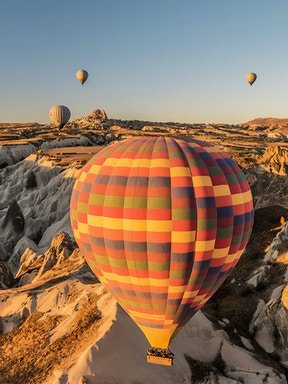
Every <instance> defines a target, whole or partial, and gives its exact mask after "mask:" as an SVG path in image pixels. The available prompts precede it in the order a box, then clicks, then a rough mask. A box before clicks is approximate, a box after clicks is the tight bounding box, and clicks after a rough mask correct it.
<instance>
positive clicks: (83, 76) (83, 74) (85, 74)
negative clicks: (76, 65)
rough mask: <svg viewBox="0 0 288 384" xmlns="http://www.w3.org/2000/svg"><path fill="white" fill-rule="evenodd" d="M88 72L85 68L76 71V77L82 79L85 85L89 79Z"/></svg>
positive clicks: (81, 81)
mask: <svg viewBox="0 0 288 384" xmlns="http://www.w3.org/2000/svg"><path fill="white" fill-rule="evenodd" d="M88 76H89V75H88V72H87V71H85V69H80V70H79V71H77V72H76V78H77V80H79V81H80V83H81V84H82V85H83V84H84V83H85V81H86V80H87V79H88Z"/></svg>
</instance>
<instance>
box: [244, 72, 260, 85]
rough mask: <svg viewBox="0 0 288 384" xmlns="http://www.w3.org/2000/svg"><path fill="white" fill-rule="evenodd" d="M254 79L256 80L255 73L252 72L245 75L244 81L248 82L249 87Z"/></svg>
mask: <svg viewBox="0 0 288 384" xmlns="http://www.w3.org/2000/svg"><path fill="white" fill-rule="evenodd" d="M256 79H257V75H256V73H254V72H250V73H247V75H246V80H247V81H248V83H249V84H250V85H252V84H253V83H254V82H255V80H256Z"/></svg>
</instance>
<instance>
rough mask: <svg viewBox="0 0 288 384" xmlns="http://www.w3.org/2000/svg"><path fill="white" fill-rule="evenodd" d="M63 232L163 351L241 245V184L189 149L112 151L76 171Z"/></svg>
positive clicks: (235, 171) (209, 150)
mask: <svg viewBox="0 0 288 384" xmlns="http://www.w3.org/2000/svg"><path fill="white" fill-rule="evenodd" d="M71 224H72V228H73V231H74V235H75V239H76V241H77V243H78V245H79V247H80V249H81V251H82V252H83V254H84V256H85V258H86V260H87V262H88V264H89V266H90V267H91V269H92V270H93V272H94V273H95V275H96V276H97V277H98V278H99V280H100V281H101V282H102V283H103V284H104V285H105V286H106V287H107V288H108V290H109V291H110V292H111V294H112V295H113V296H114V297H115V298H116V300H117V301H118V302H119V304H120V305H121V306H122V307H123V308H124V309H125V310H126V311H127V312H128V314H129V315H130V316H131V318H132V319H133V320H134V321H135V322H136V323H137V324H138V326H139V327H140V328H141V330H142V331H143V332H144V334H145V336H146V337H147V339H148V341H149V342H150V344H151V345H152V346H153V347H155V348H167V347H168V345H169V343H170V341H171V340H172V339H173V337H175V335H176V334H177V332H178V331H179V330H180V329H181V327H183V325H185V323H186V322H187V321H188V320H189V319H190V318H191V317H192V316H193V315H194V314H195V313H196V312H197V311H198V310H199V309H200V308H201V307H202V306H203V305H204V304H205V303H206V302H207V300H209V298H210V297H211V296H212V295H213V293H214V292H215V291H216V290H217V289H218V287H219V286H220V285H221V284H222V283H223V282H224V280H225V278H226V277H227V275H228V273H229V272H230V271H231V269H232V268H233V267H234V266H235V265H236V263H237V261H238V260H239V258H240V256H241V254H242V252H243V250H244V248H245V246H246V244H247V242H248V240H249V237H250V233H251V229H252V224H253V205H252V196H251V192H250V188H249V185H248V183H247V181H246V179H245V176H244V175H243V173H242V172H241V170H240V169H239V167H238V166H237V164H236V163H235V162H234V161H233V160H232V159H230V158H229V157H228V156H227V154H226V153H223V152H221V151H220V150H219V149H217V148H216V147H213V146H211V145H209V144H207V143H203V142H199V141H196V140H190V141H187V140H182V139H175V138H168V137H166V138H165V137H141V138H136V139H130V140H124V141H122V142H119V143H116V144H113V145H111V146H109V147H107V148H105V149H103V150H102V151H100V152H99V153H98V154H96V155H95V156H94V157H93V158H92V159H91V160H90V161H89V162H88V163H87V164H86V165H85V166H84V167H83V169H82V172H81V174H80V176H79V178H78V180H77V181H76V182H75V185H74V189H73V192H72V197H71Z"/></svg>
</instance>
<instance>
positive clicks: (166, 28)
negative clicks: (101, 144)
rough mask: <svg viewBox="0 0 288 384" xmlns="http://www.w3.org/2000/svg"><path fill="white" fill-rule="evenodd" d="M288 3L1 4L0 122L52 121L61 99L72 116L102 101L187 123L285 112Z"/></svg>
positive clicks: (110, 109)
mask: <svg viewBox="0 0 288 384" xmlns="http://www.w3.org/2000/svg"><path fill="white" fill-rule="evenodd" d="M287 11H288V3H287V2H286V1H285V0H280V1H278V2H277V5H276V6H275V4H271V2H270V1H268V0H255V1H254V2H253V3H252V4H251V3H250V2H248V1H243V2H241V4H239V3H238V2H236V1H232V2H231V1H228V0H222V1H221V3H219V2H218V3H217V4H216V3H215V2H214V1H212V0H204V1H202V2H201V3H198V2H191V1H189V0H183V1H182V2H181V5H180V6H179V3H178V4H177V3H175V2H174V1H173V0H165V1H164V0H158V1H152V0H147V1H146V2H145V3H140V2H135V1H132V0H123V1H122V2H121V3H119V2H117V1H115V0H114V1H113V0H108V1H107V0H106V1H104V0H101V1H100V0H98V1H92V0H86V1H83V2H82V3H81V4H79V3H78V2H77V1H76V0H70V1H68V0H62V1H61V3H59V2H57V1H56V0H51V1H50V2H49V4H46V3H45V4H43V3H42V4H40V3H39V2H37V1H36V0H31V1H29V4H27V3H26V2H25V3H24V2H21V0H11V1H10V2H9V3H5V4H3V3H2V4H0V31H1V39H0V42H1V52H2V57H3V59H2V60H1V64H0V68H1V71H0V78H1V93H0V98H1V99H0V121H1V122H5V121H6V122H12V123H20V122H38V123H41V124H46V123H49V122H50V121H49V115H48V114H49V109H50V108H51V107H52V106H53V105H57V104H62V105H66V106H67V107H68V108H69V109H70V110H71V120H75V119H77V118H79V117H83V116H87V115H88V114H89V113H90V112H91V111H92V110H93V109H96V108H100V109H104V110H105V111H106V112H107V115H108V117H109V118H111V119H122V120H140V121H153V122H175V123H176V122H179V123H187V124H201V123H214V124H221V123H223V124H241V123H245V122H248V121H251V120H253V119H255V118H263V116H267V115H268V116H275V118H280V119H281V118H287V117H288V113H287V112H286V110H287V109H286V99H287V96H288V91H286V90H287V89H288V76H287V70H286V63H287V61H288V53H287V49H285V48H286V41H285V36H287V32H288V25H287V21H286V15H287ZM79 69H85V70H87V71H88V72H89V78H88V80H87V82H86V83H85V85H84V86H83V87H82V86H81V85H80V83H79V82H78V81H77V80H76V78H75V73H76V71H77V70H79ZM248 72H255V73H256V74H257V76H258V78H257V80H256V82H255V84H254V85H253V86H252V87H250V86H249V85H248V84H247V82H246V80H245V76H246V74H247V73H248Z"/></svg>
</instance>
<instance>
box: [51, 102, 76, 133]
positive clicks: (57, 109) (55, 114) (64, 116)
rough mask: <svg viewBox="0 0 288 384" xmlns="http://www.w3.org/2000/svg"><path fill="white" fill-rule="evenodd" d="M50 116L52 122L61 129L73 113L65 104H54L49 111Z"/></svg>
mask: <svg viewBox="0 0 288 384" xmlns="http://www.w3.org/2000/svg"><path fill="white" fill-rule="evenodd" d="M49 116H50V119H51V121H52V123H53V124H54V125H55V126H56V127H59V128H60V129H61V128H63V127H64V125H65V124H66V123H67V122H68V121H69V119H70V116H71V113H70V110H69V108H67V107H65V106H64V105H54V106H53V107H52V108H51V109H50V111H49Z"/></svg>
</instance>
